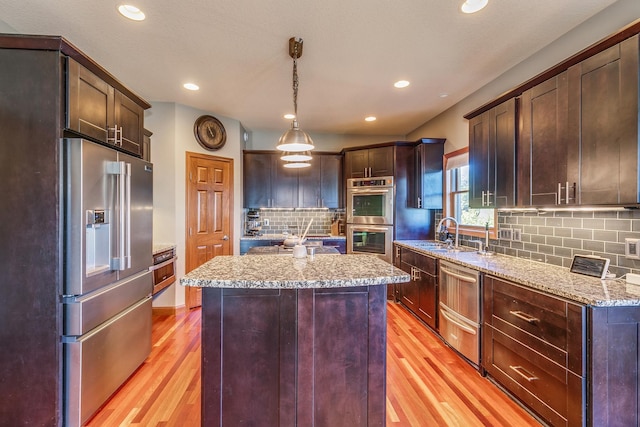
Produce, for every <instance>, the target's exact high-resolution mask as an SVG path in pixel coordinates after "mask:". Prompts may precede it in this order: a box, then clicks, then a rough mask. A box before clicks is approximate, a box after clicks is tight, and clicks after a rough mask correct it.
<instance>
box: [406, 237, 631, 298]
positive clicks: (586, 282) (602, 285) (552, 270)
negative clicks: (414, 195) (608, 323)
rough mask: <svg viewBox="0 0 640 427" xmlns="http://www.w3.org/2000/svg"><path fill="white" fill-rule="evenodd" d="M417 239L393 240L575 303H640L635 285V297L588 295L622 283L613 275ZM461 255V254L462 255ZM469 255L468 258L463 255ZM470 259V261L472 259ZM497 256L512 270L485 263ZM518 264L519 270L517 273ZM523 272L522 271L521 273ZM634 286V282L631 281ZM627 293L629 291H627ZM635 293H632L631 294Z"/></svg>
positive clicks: (607, 292) (426, 253)
mask: <svg viewBox="0 0 640 427" xmlns="http://www.w3.org/2000/svg"><path fill="white" fill-rule="evenodd" d="M418 242H419V241H411V240H409V241H403V240H396V241H394V244H397V245H399V246H402V247H405V248H407V249H411V250H414V251H416V252H419V253H422V254H424V255H428V256H431V257H434V258H437V259H441V260H445V261H449V262H453V263H456V264H458V265H461V266H463V267H467V268H471V269H474V270H477V271H480V272H482V273H485V274H488V275H491V276H493V277H497V278H499V279H505V280H509V281H511V282H514V283H516V284H519V285H522V286H525V287H528V288H531V289H535V290H539V291H542V292H546V293H548V294H551V295H555V296H558V297H561V298H565V299H567V300H570V301H572V302H575V303H579V304H584V305H589V306H594V307H620V306H627V307H628V306H640V286H638V287H637V290H636V289H632V290H633V291H636V292H637V295H638V297H637V298H634V297H631V296H629V295H627V296H626V297H624V298H617V297H616V298H610V299H606V298H602V297H598V296H593V295H588V293H587V292H586V290H587V289H598V290H602V292H603V293H604V294H605V295H608V294H609V289H608V288H615V287H619V286H624V285H625V284H624V283H620V282H618V281H616V280H615V279H611V280H600V279H597V278H592V277H587V276H580V275H577V274H575V273H570V272H569V270H568V269H567V268H565V267H560V266H556V265H552V264H546V263H543V262H539V261H534V260H528V259H524V258H517V257H512V256H509V255H503V254H495V255H493V256H492V257H483V256H481V255H478V254H476V253H475V251H474V250H473V249H472V248H469V250H468V251H462V252H457V253H455V252H454V253H447V252H442V251H430V250H429V249H428V248H425V247H420V246H418ZM461 257H463V258H461ZM466 258H468V259H466ZM471 260H473V262H471ZM494 260H500V262H503V261H504V262H507V263H512V264H513V265H514V267H513V270H512V271H508V268H505V269H504V270H503V271H498V270H496V269H492V268H489V267H488V266H486V265H482V263H484V264H488V263H489V262H491V261H494ZM518 267H519V270H520V273H518V271H517V270H518ZM523 271H524V272H526V274H525V273H523ZM532 275H540V276H546V280H545V279H541V280H539V281H537V280H532V279H531V277H527V276H532ZM549 277H553V278H554V279H556V280H555V281H554V280H549ZM559 278H560V279H563V278H564V279H566V283H568V284H569V285H571V286H566V288H567V289H562V288H561V287H560V285H558V281H562V280H559ZM573 282H577V283H578V284H579V285H580V286H581V287H584V289H579V290H569V289H568V288H571V287H574V286H575V284H574V283H573ZM631 286H633V285H631ZM626 293H629V291H627V292H626ZM634 296H635V294H634Z"/></svg>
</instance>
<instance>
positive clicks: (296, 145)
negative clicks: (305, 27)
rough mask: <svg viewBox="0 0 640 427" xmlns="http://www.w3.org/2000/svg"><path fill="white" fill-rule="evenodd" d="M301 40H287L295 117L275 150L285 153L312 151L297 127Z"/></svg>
mask: <svg viewBox="0 0 640 427" xmlns="http://www.w3.org/2000/svg"><path fill="white" fill-rule="evenodd" d="M302 43H303V42H302V39H296V38H295V37H291V38H290V39H289V56H291V57H292V58H293V112H294V114H295V117H294V118H293V121H292V122H291V129H289V130H287V131H286V132H285V133H283V134H282V136H281V137H280V140H279V141H278V145H277V147H276V148H277V149H278V150H281V151H287V152H301V151H309V150H313V148H314V146H313V141H312V140H311V138H310V137H309V135H307V134H306V132H304V131H302V130H300V127H299V126H298V62H297V60H298V58H300V57H301V56H302Z"/></svg>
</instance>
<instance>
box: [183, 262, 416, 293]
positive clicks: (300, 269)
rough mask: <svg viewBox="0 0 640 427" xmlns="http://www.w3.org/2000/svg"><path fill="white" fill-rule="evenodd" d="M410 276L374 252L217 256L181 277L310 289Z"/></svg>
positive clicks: (190, 282)
mask: <svg viewBox="0 0 640 427" xmlns="http://www.w3.org/2000/svg"><path fill="white" fill-rule="evenodd" d="M409 280H410V276H409V275H408V274H407V273H405V272H404V271H402V270H400V269H399V268H395V267H394V266H392V265H391V264H389V263H387V262H384V261H382V260H381V259H380V258H378V257H377V256H374V255H340V256H336V255H315V257H314V259H313V260H311V259H307V258H302V259H296V258H293V256H286V255H282V256H273V255H251V256H217V257H215V258H213V259H212V260H211V261H208V262H206V263H205V264H203V265H201V266H200V267H198V268H196V269H194V270H192V271H191V272H190V273H189V274H187V275H186V276H184V277H182V278H181V279H180V284H181V285H183V286H195V287H214V288H245V289H310V288H338V287H354V286H371V285H387V284H390V283H403V282H408V281H409Z"/></svg>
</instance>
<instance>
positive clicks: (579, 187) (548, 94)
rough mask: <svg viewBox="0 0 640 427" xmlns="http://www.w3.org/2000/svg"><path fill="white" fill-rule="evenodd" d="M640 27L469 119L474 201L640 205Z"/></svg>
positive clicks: (532, 204) (494, 204)
mask: <svg viewBox="0 0 640 427" xmlns="http://www.w3.org/2000/svg"><path fill="white" fill-rule="evenodd" d="M639 31H640V23H639V24H635V25H634V26H633V32H632V30H630V29H626V30H623V31H621V32H620V33H618V34H615V35H613V36H611V37H610V38H608V39H606V40H604V41H602V42H600V43H598V44H596V45H594V46H591V47H589V48H587V49H585V50H584V51H582V52H579V53H578V54H576V55H574V56H572V57H570V58H568V59H567V60H566V61H564V62H563V63H561V64H558V65H557V66H555V67H553V68H552V69H550V70H548V71H546V72H544V73H542V74H540V75H539V76H536V77H534V78H533V79H531V80H530V81H528V82H525V83H523V84H522V85H521V86H520V87H518V88H516V89H514V90H512V91H509V92H507V93H506V94H505V95H503V96H501V97H500V98H499V100H503V99H505V97H507V98H508V97H509V96H510V97H511V99H507V100H506V101H504V102H503V103H501V104H498V103H497V101H498V100H496V101H493V102H490V103H489V104H487V105H485V106H483V107H481V108H480V109H478V110H476V111H474V112H472V113H470V114H468V115H467V116H465V117H466V118H468V119H469V165H470V205H471V206H474V207H487V206H488V207H556V206H598V205H600V206H637V205H638V204H639V203H640V194H639V192H640V188H639V185H638V179H639V177H638V173H639V158H638V155H639V153H638V144H639V140H638V136H639V134H638V126H639V122H640V113H639V110H638V93H639V83H638V82H639V75H640V74H639V68H640V67H639V56H640V55H639V51H640V43H639V36H638V32H639ZM629 33H632V34H634V33H635V35H633V36H631V37H629V36H628V34H629ZM518 100H519V105H518V103H517V101H518ZM514 122H515V123H518V126H517V128H516V127H514V126H513V123H514ZM514 148H515V150H514ZM514 153H517V157H514ZM514 158H516V159H517V163H516V164H517V167H516V168H515V169H514V161H513V159H514ZM514 170H515V176H516V179H515V180H514ZM514 181H515V182H516V183H517V189H516V191H515V195H516V196H517V198H516V202H515V203H514V202H513V200H514V199H513V196H514V188H515V187H514V186H513V184H514Z"/></svg>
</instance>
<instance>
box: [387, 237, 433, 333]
mask: <svg viewBox="0 0 640 427" xmlns="http://www.w3.org/2000/svg"><path fill="white" fill-rule="evenodd" d="M395 258H396V263H395V265H396V267H400V268H401V269H402V270H403V271H406V272H407V273H409V274H410V275H411V281H410V282H409V283H404V284H400V285H396V287H395V289H396V299H397V300H399V301H400V302H401V303H403V304H404V305H405V306H406V307H407V308H408V309H409V310H411V311H412V312H413V313H414V314H415V315H416V316H418V317H419V318H420V319H421V320H422V321H423V322H425V323H426V324H427V325H429V326H430V327H431V328H432V329H434V330H435V329H437V327H438V322H437V302H438V280H437V277H438V275H437V269H436V259H435V258H433V257H430V256H427V255H423V254H421V253H418V252H415V251H412V250H410V249H407V248H401V247H398V246H396V257H395Z"/></svg>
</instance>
